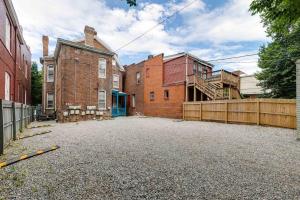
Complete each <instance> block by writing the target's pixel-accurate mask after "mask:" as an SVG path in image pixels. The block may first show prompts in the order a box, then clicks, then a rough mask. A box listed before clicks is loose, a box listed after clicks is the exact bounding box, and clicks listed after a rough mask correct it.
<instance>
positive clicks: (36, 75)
mask: <svg viewBox="0 0 300 200" xmlns="http://www.w3.org/2000/svg"><path fill="white" fill-rule="evenodd" d="M42 85H43V78H42V72H41V71H39V70H38V65H37V63H36V62H33V63H32V66H31V102H32V105H37V104H41V103H42Z"/></svg>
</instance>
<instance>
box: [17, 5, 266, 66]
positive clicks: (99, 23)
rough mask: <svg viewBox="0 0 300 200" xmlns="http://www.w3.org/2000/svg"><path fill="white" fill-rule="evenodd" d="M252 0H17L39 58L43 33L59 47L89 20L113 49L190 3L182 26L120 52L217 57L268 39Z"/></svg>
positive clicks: (164, 26) (79, 33)
mask: <svg viewBox="0 0 300 200" xmlns="http://www.w3.org/2000/svg"><path fill="white" fill-rule="evenodd" d="M250 1H251V0H229V2H227V3H226V4H225V6H223V7H220V8H215V9H212V10H209V9H208V7H207V6H206V5H205V3H204V2H203V0H196V1H193V0H173V1H171V2H169V3H167V4H165V5H162V4H158V3H150V2H148V3H141V4H140V5H139V6H138V7H134V8H130V9H128V10H126V9H121V8H110V7H108V6H107V5H106V2H105V0H84V1H82V0H43V1H41V0H26V1H19V0H13V3H14V6H15V9H16V11H17V14H18V17H19V21H20V23H21V24H22V26H23V28H24V37H25V39H26V41H27V43H28V44H29V46H30V47H31V50H32V53H33V54H34V55H35V59H36V57H38V56H41V54H42V42H41V40H42V35H49V36H50V43H51V47H50V50H52V51H53V49H54V47H55V40H56V38H58V37H60V38H65V39H70V40H73V39H76V38H81V37H83V28H84V26H85V25H90V26H93V27H95V29H96V30H97V32H98V35H99V37H100V38H101V39H103V40H104V41H105V42H106V43H108V44H109V45H110V46H111V47H112V49H118V48H119V47H121V46H122V45H124V44H126V43H127V42H128V41H131V40H132V39H134V38H136V37H138V36H139V35H141V34H143V33H144V32H145V31H147V30H149V29H150V28H152V27H153V26H155V25H156V24H158V23H159V22H160V21H161V20H162V19H164V17H166V16H169V15H170V13H172V12H174V11H175V10H178V9H181V8H183V7H185V6H186V5H189V4H190V6H188V7H186V8H185V9H184V10H182V12H181V13H180V16H181V17H182V19H183V21H181V23H180V24H178V25H177V27H174V26H172V27H169V23H168V22H167V23H162V24H160V25H158V26H157V27H156V28H155V29H153V30H152V31H150V32H149V33H147V34H146V35H145V36H144V37H142V38H140V39H138V40H137V41H136V42H133V43H132V44H130V45H128V46H127V47H126V48H124V49H122V50H121V51H120V52H118V53H119V54H120V56H123V57H125V56H124V55H128V56H130V55H135V54H139V53H146V54H147V53H149V54H158V53H165V54H166V55H167V54H172V53H177V52H181V51H185V50H186V51H191V52H194V53H195V54H196V55H198V56H201V58H202V59H213V58H216V57H221V56H227V55H229V54H233V53H232V52H233V51H234V50H235V51H238V50H240V49H241V47H242V45H240V44H238V42H239V41H247V42H249V41H250V42H251V41H264V40H265V38H266V37H265V33H264V29H263V27H262V25H261V24H260V20H259V18H258V17H257V16H251V15H250V14H249V12H248V7H249V3H250ZM192 2H194V3H192ZM123 3H124V4H125V1H124V2H123ZM191 3H192V4H191ZM170 20H171V22H172V20H174V19H170ZM173 22H174V21H173ZM203 42H205V43H208V44H209V45H208V47H207V46H206V47H205V48H204V47H201V45H200V46H198V47H195V44H199V43H203ZM227 42H236V43H237V44H234V45H232V44H231V45H228V44H227ZM191 44H192V45H193V47H192V46H191ZM216 48H217V50H216ZM133 62H137V61H133ZM243 66H247V65H243ZM241 67H242V66H241ZM254 68H255V67H254Z"/></svg>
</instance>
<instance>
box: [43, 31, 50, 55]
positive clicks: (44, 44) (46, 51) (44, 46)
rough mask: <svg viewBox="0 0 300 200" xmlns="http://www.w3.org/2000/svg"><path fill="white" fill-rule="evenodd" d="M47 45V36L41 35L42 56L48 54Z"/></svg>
mask: <svg viewBox="0 0 300 200" xmlns="http://www.w3.org/2000/svg"><path fill="white" fill-rule="evenodd" d="M48 47H49V37H48V36H45V35H43V56H48V54H49V51H48Z"/></svg>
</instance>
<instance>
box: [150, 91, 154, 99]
mask: <svg viewBox="0 0 300 200" xmlns="http://www.w3.org/2000/svg"><path fill="white" fill-rule="evenodd" d="M154 99H155V94H154V92H150V101H154Z"/></svg>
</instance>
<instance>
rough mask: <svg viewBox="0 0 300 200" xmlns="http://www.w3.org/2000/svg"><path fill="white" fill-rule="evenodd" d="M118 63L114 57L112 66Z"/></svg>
mask: <svg viewBox="0 0 300 200" xmlns="http://www.w3.org/2000/svg"><path fill="white" fill-rule="evenodd" d="M116 64H117V62H116V60H115V59H113V60H112V66H114V67H115V66H116Z"/></svg>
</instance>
